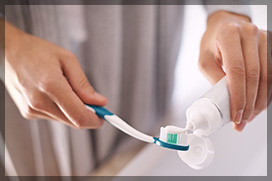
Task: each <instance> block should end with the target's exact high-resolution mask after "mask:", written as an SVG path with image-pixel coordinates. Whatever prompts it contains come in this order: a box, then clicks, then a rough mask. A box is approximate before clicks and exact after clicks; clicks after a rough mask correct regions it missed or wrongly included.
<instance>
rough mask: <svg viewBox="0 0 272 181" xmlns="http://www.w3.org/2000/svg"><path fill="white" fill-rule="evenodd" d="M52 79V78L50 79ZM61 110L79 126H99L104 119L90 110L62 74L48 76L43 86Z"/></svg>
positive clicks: (42, 88)
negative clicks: (52, 76)
mask: <svg viewBox="0 0 272 181" xmlns="http://www.w3.org/2000/svg"><path fill="white" fill-rule="evenodd" d="M50 79H51V80H50ZM41 90H42V91H43V92H44V93H46V94H47V95H48V96H49V97H50V98H51V99H52V100H53V101H54V102H55V103H56V104H57V106H58V107H59V109H60V110H61V112H62V113H63V114H64V115H65V116H66V117H67V118H68V119H69V121H70V122H72V123H73V124H74V125H75V126H76V127H78V128H98V127H100V126H102V124H103V122H104V121H103V120H102V119H100V118H98V117H97V116H96V115H95V114H94V113H92V112H91V111H88V110H87V109H86V107H85V106H84V104H83V102H82V101H81V100H80V99H79V98H78V96H77V95H76V94H75V92H74V91H73V90H72V88H71V87H70V85H69V83H68V82H67V80H66V79H65V77H63V76H62V75H59V76H55V77H54V78H48V79H47V80H46V82H44V83H43V84H42V86H41Z"/></svg>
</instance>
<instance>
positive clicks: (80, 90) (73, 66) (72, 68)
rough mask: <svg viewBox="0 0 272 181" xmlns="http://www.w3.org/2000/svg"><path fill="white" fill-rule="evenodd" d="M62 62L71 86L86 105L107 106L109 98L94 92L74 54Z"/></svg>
mask: <svg viewBox="0 0 272 181" xmlns="http://www.w3.org/2000/svg"><path fill="white" fill-rule="evenodd" d="M60 62H61V64H62V70H63V72H64V75H65V77H66V78H67V80H68V82H69V84H70V85H71V87H72V89H73V90H74V92H75V93H76V94H77V95H78V97H79V98H80V99H81V100H82V101H83V102H84V103H87V104H92V105H97V106H104V105H106V104H107V98H106V97H104V96H103V95H101V94H99V93H97V92H96V91H95V90H94V88H93V87H92V86H91V84H90V83H89V81H88V79H87V77H86V75H85V73H84V72H83V70H82V68H81V66H80V64H79V62H78V60H77V58H76V57H75V56H74V55H73V54H72V55H69V56H67V55H66V56H65V57H63V59H61V60H60Z"/></svg>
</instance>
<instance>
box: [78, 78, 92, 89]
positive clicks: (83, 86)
mask: <svg viewBox="0 0 272 181" xmlns="http://www.w3.org/2000/svg"><path fill="white" fill-rule="evenodd" d="M90 86H91V85H90V83H89V81H88V80H87V79H85V78H84V79H81V80H80V81H79V87H80V89H86V88H89V87H90Z"/></svg>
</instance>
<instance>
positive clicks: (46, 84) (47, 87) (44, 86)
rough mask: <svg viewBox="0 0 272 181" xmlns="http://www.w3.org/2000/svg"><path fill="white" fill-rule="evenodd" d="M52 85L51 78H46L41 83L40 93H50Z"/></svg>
mask: <svg viewBox="0 0 272 181" xmlns="http://www.w3.org/2000/svg"><path fill="white" fill-rule="evenodd" d="M54 84H55V81H54V79H52V78H51V77H46V78H44V79H43V80H42V81H41V83H40V85H39V88H40V89H41V91H42V92H47V93H52V91H53V89H54Z"/></svg>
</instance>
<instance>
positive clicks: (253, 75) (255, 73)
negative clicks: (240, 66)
mask: <svg viewBox="0 0 272 181" xmlns="http://www.w3.org/2000/svg"><path fill="white" fill-rule="evenodd" d="M259 78H260V71H259V70H258V69H254V70H251V71H250V72H249V73H248V74H247V81H250V82H254V83H255V82H258V81H259Z"/></svg>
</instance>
